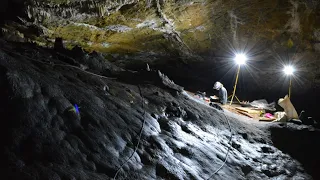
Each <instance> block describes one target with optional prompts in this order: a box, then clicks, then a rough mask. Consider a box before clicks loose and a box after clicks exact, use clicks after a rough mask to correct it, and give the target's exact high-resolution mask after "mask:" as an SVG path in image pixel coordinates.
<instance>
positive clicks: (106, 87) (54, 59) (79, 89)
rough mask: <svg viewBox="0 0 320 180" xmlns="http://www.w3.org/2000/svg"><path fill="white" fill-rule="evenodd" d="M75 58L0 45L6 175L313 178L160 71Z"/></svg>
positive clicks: (263, 131)
mask: <svg viewBox="0 0 320 180" xmlns="http://www.w3.org/2000/svg"><path fill="white" fill-rule="evenodd" d="M69 53H70V52H69ZM73 55H74V56H68V55H67V53H64V55H61V54H58V53H56V52H53V51H51V50H45V49H42V48H37V47H35V46H34V45H29V44H25V45H21V44H9V43H7V42H5V41H1V42H0V85H1V93H0V100H1V101H0V113H1V114H0V116H1V122H2V125H1V132H2V133H3V135H2V136H1V142H2V143H1V150H2V154H1V159H2V160H1V161H0V163H1V165H2V167H4V168H5V169H4V170H5V171H4V172H5V173H4V174H3V178H4V179H28V180H34V179H55V180H59V179H68V180H71V179H81V180H85V179H97V180H98V179H101V180H106V179H112V178H113V177H114V175H115V173H116V172H117V170H118V169H119V167H120V166H121V165H122V164H123V166H122V169H121V170H120V171H119V174H118V176H117V179H181V180H182V179H208V178H209V177H210V176H212V177H211V178H212V179H230V180H231V179H311V178H312V177H311V176H309V175H308V173H306V172H305V171H304V169H303V167H302V166H301V164H300V163H299V162H298V161H296V160H295V159H293V158H292V157H290V156H289V155H288V154H285V153H283V152H282V151H280V150H279V149H277V148H276V147H274V146H273V144H272V141H271V138H270V133H269V131H268V130H267V128H265V127H264V126H263V125H261V124H257V123H253V122H251V123H248V121H247V120H246V119H243V118H242V119H241V118H240V116H236V115H233V114H231V113H229V112H222V111H218V110H216V109H214V108H212V107H209V106H206V105H204V104H201V103H199V102H196V101H195V100H193V98H192V97H190V96H187V95H186V94H185V93H184V92H183V90H182V89H178V90H177V89H175V88H170V84H171V85H173V84H174V83H173V82H172V81H170V83H169V84H168V83H164V84H163V81H162V80H163V79H161V78H160V77H159V76H158V79H157V78H156V77H157V76H155V78H150V77H153V75H152V74H155V75H157V74H158V73H157V72H152V71H151V72H147V71H143V72H129V71H125V70H123V69H120V68H116V67H114V66H112V65H111V64H110V63H107V62H106V61H101V58H102V57H101V56H99V55H97V54H86V53H84V54H83V56H80V55H79V54H76V53H74V54H73ZM70 59H72V60H74V62H75V64H73V65H71V64H70V63H68V62H69V61H71V60H70ZM85 59H87V61H85ZM89 60H90V61H89ZM88 62H91V63H101V66H95V65H94V64H91V65H90V63H88ZM80 64H81V65H82V66H86V67H87V68H85V70H84V69H83V68H81V67H82V66H80ZM96 67H104V69H97V68H96ZM148 73H150V74H148ZM148 75H149V76H148ZM106 76H108V77H106ZM161 84H162V85H161ZM168 86H169V87H168ZM174 87H179V86H176V85H175V86H174ZM76 106H78V107H79V111H77V109H76ZM230 130H231V132H230ZM140 132H142V133H141V139H140V138H139V137H140ZM230 139H231V140H230ZM139 140H140V141H139ZM137 144H138V148H137V151H134V149H135V147H136V145H137ZM226 154H228V158H227V160H226V163H225V165H224V166H223V167H221V165H222V164H223V162H224V161H225V158H226ZM131 155H132V158H130V159H129V160H128V158H129V157H130V156H131ZM219 167H221V169H220V171H219V172H217V173H216V174H213V172H215V171H216V170H217V169H218V168H219Z"/></svg>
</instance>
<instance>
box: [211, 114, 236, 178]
mask: <svg viewBox="0 0 320 180" xmlns="http://www.w3.org/2000/svg"><path fill="white" fill-rule="evenodd" d="M222 114H223V115H224V117H225V119H226V120H227V122H228V125H229V129H230V133H231V135H230V139H229V142H228V144H229V147H228V151H227V153H226V157H225V159H224V161H223V164H222V165H221V166H220V167H219V168H218V169H217V170H216V171H215V172H214V173H212V174H211V176H210V177H209V178H208V179H207V180H209V179H210V178H211V177H212V176H214V175H215V174H217V173H218V172H219V171H220V170H221V169H222V167H223V166H224V165H225V164H226V162H227V159H228V155H229V152H230V147H231V145H230V143H231V140H232V130H231V125H230V122H229V119H228V118H227V116H226V115H225V114H224V113H222Z"/></svg>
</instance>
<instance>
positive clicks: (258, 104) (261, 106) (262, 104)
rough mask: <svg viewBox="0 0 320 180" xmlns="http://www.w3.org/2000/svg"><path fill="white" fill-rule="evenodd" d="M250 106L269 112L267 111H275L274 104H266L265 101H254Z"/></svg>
mask: <svg viewBox="0 0 320 180" xmlns="http://www.w3.org/2000/svg"><path fill="white" fill-rule="evenodd" d="M250 105H251V106H252V107H256V108H259V109H265V110H269V111H275V110H276V108H275V102H273V103H270V104H269V103H268V101H267V100H265V99H259V100H254V101H252V102H251V103H250Z"/></svg>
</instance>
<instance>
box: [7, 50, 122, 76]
mask: <svg viewBox="0 0 320 180" xmlns="http://www.w3.org/2000/svg"><path fill="white" fill-rule="evenodd" d="M1 49H2V50H4V51H7V52H9V53H12V54H15V55H18V56H21V57H24V58H27V59H29V60H31V61H35V62H39V63H42V64H47V65H51V66H61V67H71V68H74V69H77V70H80V71H82V72H84V73H87V74H90V75H92V76H97V77H100V78H104V79H117V78H112V77H106V76H102V75H99V74H95V73H92V72H89V71H85V70H83V69H81V68H79V67H77V66H72V65H69V64H51V63H46V62H42V61H39V60H35V59H33V58H31V57H28V56H23V55H21V54H19V53H16V52H12V51H10V50H8V49H5V48H1Z"/></svg>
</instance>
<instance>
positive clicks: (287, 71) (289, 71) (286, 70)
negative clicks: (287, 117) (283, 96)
mask: <svg viewBox="0 0 320 180" xmlns="http://www.w3.org/2000/svg"><path fill="white" fill-rule="evenodd" d="M283 71H284V73H285V74H286V75H288V76H290V77H289V78H290V79H289V98H290V97H291V86H292V78H291V75H293V73H294V71H295V69H294V67H292V66H290V65H288V66H285V67H284V69H283Z"/></svg>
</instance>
